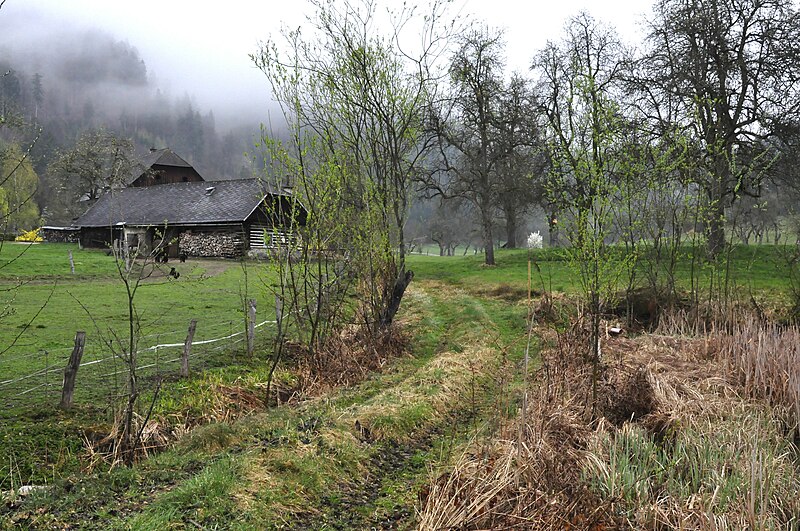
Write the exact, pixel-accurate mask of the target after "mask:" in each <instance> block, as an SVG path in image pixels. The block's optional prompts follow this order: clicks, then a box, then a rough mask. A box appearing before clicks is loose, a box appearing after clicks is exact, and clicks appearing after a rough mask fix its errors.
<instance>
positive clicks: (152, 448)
mask: <svg viewBox="0 0 800 531" xmlns="http://www.w3.org/2000/svg"><path fill="white" fill-rule="evenodd" d="M124 426H125V423H124V418H123V416H122V414H121V413H118V414H117V415H115V418H114V422H113V423H112V424H111V428H110V429H109V430H108V431H107V433H101V432H95V433H92V434H89V433H84V435H83V441H84V451H85V453H86V458H87V459H86V465H85V467H86V469H87V470H89V471H91V470H94V469H95V468H97V467H98V466H99V465H101V464H105V465H107V466H108V467H109V468H114V467H116V466H119V465H121V464H123V463H124V462H125V458H126V452H129V449H128V448H126V447H125V445H124V437H123V431H124V429H125V428H124ZM132 430H133V433H134V434H136V438H135V441H136V442H137V444H136V446H135V448H134V455H133V457H134V460H139V459H142V458H147V457H148V456H150V455H151V454H152V453H154V452H157V451H159V450H161V449H163V448H165V447H166V446H167V444H168V442H169V440H170V435H169V430H168V429H167V428H166V427H165V426H164V425H163V423H161V422H159V421H157V420H154V419H146V418H145V417H142V416H140V415H138V414H134V417H133V422H132Z"/></svg>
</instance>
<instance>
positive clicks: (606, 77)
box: [534, 13, 624, 411]
mask: <svg viewBox="0 0 800 531" xmlns="http://www.w3.org/2000/svg"><path fill="white" fill-rule="evenodd" d="M565 33H566V34H565V37H564V39H563V40H562V41H561V42H559V43H549V44H548V46H547V48H545V49H544V50H543V51H542V52H541V53H540V54H539V55H538V57H537V58H536V62H535V63H534V68H535V70H536V71H537V72H538V74H539V78H540V91H541V98H542V100H541V105H540V109H541V111H542V112H543V113H544V115H545V116H546V119H547V135H548V144H549V146H550V151H551V153H550V160H551V161H552V166H551V171H550V176H551V177H550V180H551V182H550V196H551V202H552V203H553V204H554V205H556V207H557V208H558V210H559V211H560V212H563V213H564V215H563V216H562V219H563V220H564V224H563V225H564V229H565V233H566V236H567V238H568V239H569V243H570V244H571V246H570V247H569V249H568V252H569V253H570V257H571V262H572V264H573V266H574V267H575V268H576V269H577V271H578V273H579V279H580V282H581V287H582V289H583V291H584V294H585V296H586V298H587V305H588V310H589V318H590V323H591V335H590V345H589V356H588V358H589V359H590V360H591V361H592V364H593V366H594V377H593V390H592V397H593V398H592V407H593V408H594V406H595V405H596V396H597V388H596V384H597V376H598V370H599V366H600V361H601V360H600V354H601V351H600V318H601V314H602V312H603V310H604V308H605V307H606V305H607V301H608V299H609V297H610V296H611V294H612V293H613V291H614V289H615V280H616V278H618V275H617V274H616V271H615V269H616V268H617V267H618V264H617V262H616V261H615V260H614V259H613V257H612V256H611V253H610V252H609V251H610V250H609V246H608V245H607V239H608V237H609V235H610V234H611V230H612V223H613V210H614V203H615V201H616V200H617V199H618V196H619V193H620V188H619V186H618V183H617V180H616V179H615V174H617V173H618V172H619V171H620V169H621V164H622V162H623V158H622V157H621V154H620V146H621V140H622V138H623V133H624V122H623V120H622V118H621V116H620V106H619V103H618V101H617V100H618V87H619V83H620V74H621V72H622V68H623V61H624V53H623V52H624V50H623V48H622V46H621V44H620V42H619V40H618V38H617V37H616V35H615V34H614V33H613V32H612V31H609V30H607V29H605V28H603V27H602V26H601V25H600V24H598V23H597V22H596V21H595V20H594V19H592V18H591V17H590V16H589V15H587V14H586V13H581V14H579V15H578V16H576V17H574V18H572V19H570V20H569V22H568V23H567V26H566V29H565ZM593 411H594V409H593Z"/></svg>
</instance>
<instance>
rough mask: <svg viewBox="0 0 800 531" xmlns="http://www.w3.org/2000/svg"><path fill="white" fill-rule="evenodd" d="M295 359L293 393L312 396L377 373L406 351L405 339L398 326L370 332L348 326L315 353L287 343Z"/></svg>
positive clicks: (406, 342) (291, 355)
mask: <svg viewBox="0 0 800 531" xmlns="http://www.w3.org/2000/svg"><path fill="white" fill-rule="evenodd" d="M288 348H289V354H290V357H292V358H293V359H295V360H297V367H296V369H295V372H296V373H297V375H298V386H297V392H299V393H301V394H302V395H304V396H315V395H320V394H323V393H325V392H327V391H330V390H331V389H333V388H336V387H342V386H351V385H354V384H356V383H358V382H360V381H362V380H363V379H364V378H366V377H367V376H368V375H369V374H371V373H374V372H377V371H380V370H381V369H383V367H384V366H385V365H386V363H387V362H388V361H389V360H390V359H392V358H397V357H400V356H403V355H405V354H406V353H407V352H408V338H407V336H406V335H405V333H404V332H403V329H402V327H401V326H400V325H398V324H393V325H392V326H390V327H389V328H387V329H385V330H379V331H377V332H372V331H369V330H367V329H365V328H364V327H363V326H360V325H351V326H347V327H345V328H344V329H342V330H341V331H340V332H339V333H338V334H334V335H332V336H331V337H330V338H329V339H328V341H327V342H326V343H325V345H324V346H323V347H322V348H321V349H319V350H318V351H317V352H309V351H308V350H307V349H305V348H304V347H302V346H301V345H298V344H289V345H288Z"/></svg>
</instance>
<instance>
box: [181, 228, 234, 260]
mask: <svg viewBox="0 0 800 531" xmlns="http://www.w3.org/2000/svg"><path fill="white" fill-rule="evenodd" d="M178 245H179V248H180V252H181V254H185V255H186V256H198V257H204V258H213V257H222V258H239V257H240V256H242V254H243V253H244V238H243V237H242V235H241V234H239V233H238V232H233V231H231V232H225V231H215V232H191V231H187V232H184V233H183V234H181V236H180V239H179V243H178Z"/></svg>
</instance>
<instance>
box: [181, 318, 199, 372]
mask: <svg viewBox="0 0 800 531" xmlns="http://www.w3.org/2000/svg"><path fill="white" fill-rule="evenodd" d="M195 328H197V319H192V322H190V323H189V333H188V334H187V335H186V341H185V342H184V343H183V356H182V357H181V376H183V377H184V378H186V377H187V376H189V354H190V353H191V351H192V340H193V339H194V330H195Z"/></svg>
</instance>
